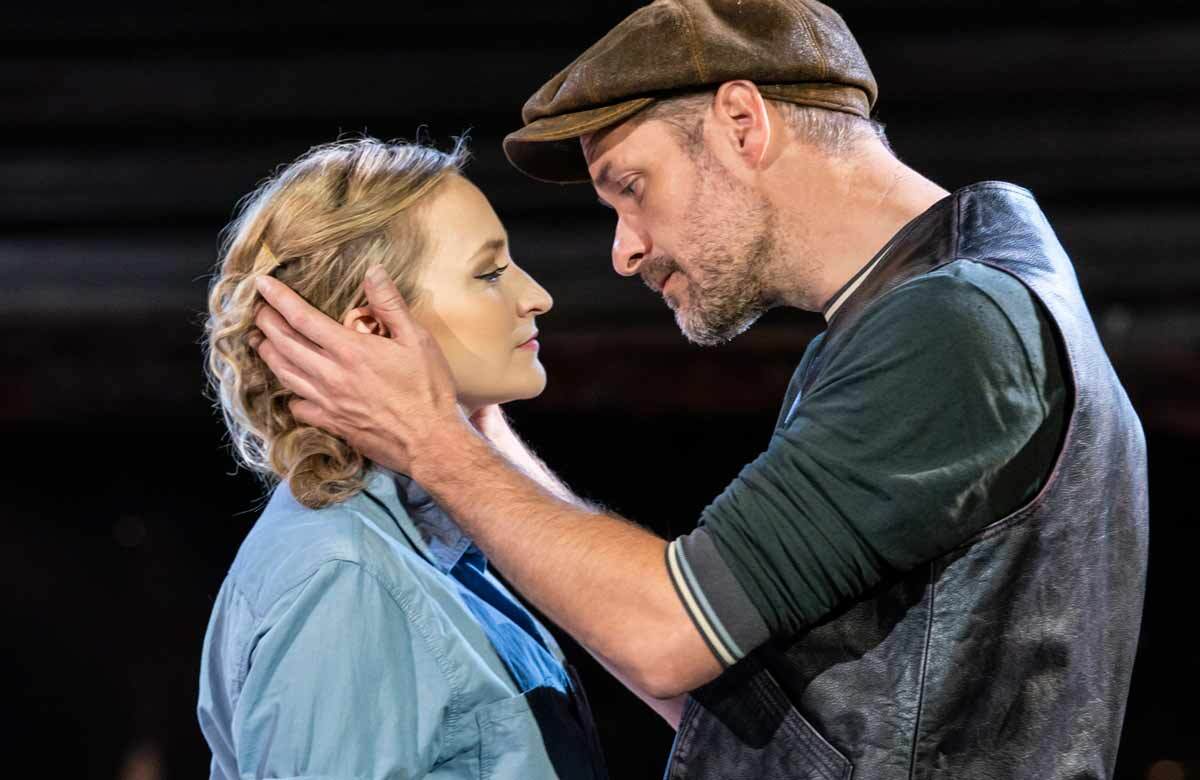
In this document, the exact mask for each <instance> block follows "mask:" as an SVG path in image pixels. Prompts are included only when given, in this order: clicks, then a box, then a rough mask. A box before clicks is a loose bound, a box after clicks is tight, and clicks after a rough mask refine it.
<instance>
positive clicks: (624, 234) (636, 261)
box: [612, 216, 650, 276]
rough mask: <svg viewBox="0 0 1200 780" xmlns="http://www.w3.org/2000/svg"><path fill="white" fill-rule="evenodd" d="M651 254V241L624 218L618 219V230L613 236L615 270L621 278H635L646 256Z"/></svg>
mask: <svg viewBox="0 0 1200 780" xmlns="http://www.w3.org/2000/svg"><path fill="white" fill-rule="evenodd" d="M649 252H650V241H649V238H648V237H647V236H645V235H644V234H643V233H641V232H640V231H637V230H635V229H634V228H633V227H632V226H631V225H630V224H629V223H628V222H627V221H626V220H625V219H624V218H623V217H620V216H618V217H617V228H616V231H615V232H614V234H613V245H612V264H613V270H614V271H616V272H617V273H619V274H620V275H621V276H633V275H635V274H637V272H638V268H639V267H640V266H641V264H642V261H643V260H645V259H646V255H647V254H648V253H649Z"/></svg>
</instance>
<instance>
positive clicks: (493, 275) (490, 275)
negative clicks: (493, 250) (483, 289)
mask: <svg viewBox="0 0 1200 780" xmlns="http://www.w3.org/2000/svg"><path fill="white" fill-rule="evenodd" d="M507 269H508V266H506V265H502V266H500V267H499V268H497V269H496V270H495V271H488V272H487V273H486V274H480V275H479V276H476V277H475V278H476V279H482V280H483V281H485V282H496V281H499V280H500V275H501V274H503V273H504V272H505V271H506V270H507Z"/></svg>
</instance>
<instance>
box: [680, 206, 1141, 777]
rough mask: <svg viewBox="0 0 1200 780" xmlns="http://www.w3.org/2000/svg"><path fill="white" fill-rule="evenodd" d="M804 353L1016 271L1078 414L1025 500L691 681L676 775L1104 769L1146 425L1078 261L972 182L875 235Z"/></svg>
mask: <svg viewBox="0 0 1200 780" xmlns="http://www.w3.org/2000/svg"><path fill="white" fill-rule="evenodd" d="M881 255H882V257H881V258H880V262H879V264H878V265H877V267H876V268H875V270H874V271H873V272H872V273H871V274H869V275H868V276H867V277H866V278H865V279H864V281H863V283H862V285H861V286H860V287H859V288H858V290H856V291H855V292H854V294H853V295H852V296H851V297H850V298H849V299H847V300H846V302H845V303H844V304H843V307H842V308H841V309H840V310H839V312H838V314H837V315H836V316H835V317H834V318H833V321H832V322H831V323H830V327H829V329H828V330H827V331H826V334H825V340H824V343H823V345H822V350H821V353H819V354H818V355H817V356H816V357H815V358H814V359H813V360H812V361H811V363H810V367H809V369H808V372H807V374H806V376H805V377H803V378H802V379H801V393H803V392H804V388H806V387H807V386H810V385H811V383H812V382H813V381H814V380H815V379H816V378H817V377H818V376H820V373H821V371H822V367H823V365H824V364H825V361H824V360H823V357H827V356H828V355H830V354H833V353H834V352H836V350H837V349H838V348H839V340H840V338H841V336H842V335H843V334H844V333H845V332H846V330H847V329H848V327H849V326H850V325H851V324H853V322H854V321H856V320H857V319H858V318H859V317H860V316H861V314H862V312H863V310H864V309H866V308H867V307H868V306H870V305H871V303H872V302H873V301H874V300H876V299H878V298H879V296H881V295H883V294H885V293H887V292H888V291H889V290H891V289H892V288H894V287H895V286H896V285H898V284H900V283H901V282H904V281H905V280H908V279H911V278H913V277H914V276H917V275H919V274H923V273H926V272H928V271H931V270H933V269H935V268H937V267H939V266H941V265H944V264H946V263H949V262H952V261H956V260H967V261H971V262H977V263H984V264H987V265H989V266H992V267H994V268H997V269H1000V270H1002V271H1004V272H1007V273H1009V274H1011V275H1013V276H1015V277H1016V278H1017V279H1019V280H1020V281H1021V282H1023V283H1024V284H1025V285H1026V287H1028V289H1029V290H1030V291H1031V292H1032V293H1033V295H1034V297H1035V299H1036V300H1037V301H1039V302H1040V304H1041V305H1042V307H1043V308H1044V310H1045V312H1046V313H1047V314H1048V315H1049V319H1050V321H1051V322H1052V323H1053V326H1054V328H1055V330H1056V331H1057V333H1056V336H1057V341H1058V350H1059V355H1060V359H1061V363H1062V369H1063V376H1064V379H1065V381H1066V383H1067V399H1068V407H1067V425H1066V432H1065V434H1064V438H1063V442H1062V444H1061V447H1060V450H1059V453H1058V456H1057V460H1056V462H1055V465H1054V467H1053V469H1052V471H1051V473H1050V474H1049V476H1048V477H1047V479H1046V482H1045V484H1044V486H1043V488H1042V489H1041V491H1040V492H1039V494H1038V495H1037V496H1036V497H1035V498H1033V499H1032V500H1031V501H1030V502H1029V503H1028V504H1027V505H1025V506H1023V507H1021V508H1020V509H1018V510H1017V511H1015V512H1013V513H1012V514H1010V515H1009V516H1007V517H1004V518H1002V519H1000V520H999V521H997V522H995V523H993V524H992V525H990V526H988V527H987V528H985V529H984V530H983V531H981V532H979V533H978V534H976V535H975V536H974V537H972V538H970V539H967V540H966V541H964V542H963V543H962V544H961V545H960V546H959V547H958V548H957V549H955V550H953V551H952V552H950V553H949V554H947V555H944V556H943V557H941V558H938V559H937V560H933V561H929V562H928V563H926V564H924V565H922V566H920V567H918V568H917V569H915V570H913V571H910V572H908V573H907V574H905V575H904V576H902V577H900V578H898V579H896V580H893V581H890V582H888V583H886V584H884V585H882V586H880V587H879V588H877V589H876V590H875V591H874V592H872V593H870V594H868V595H867V596H865V597H863V598H862V599H861V600H859V601H857V602H855V603H852V604H849V605H847V606H845V607H843V608H842V609H841V610H840V611H839V612H838V613H836V614H834V615H832V616H830V617H828V618H827V619H826V620H825V621H824V622H822V623H821V624H819V625H817V626H815V627H813V628H812V629H810V630H808V631H807V632H805V633H803V634H802V635H799V636H798V637H790V638H787V639H775V640H772V641H771V642H769V643H768V644H767V645H764V646H763V647H760V648H759V649H757V650H756V651H754V652H752V653H751V654H750V655H748V656H747V657H746V658H744V659H743V660H742V661H740V662H739V663H737V664H735V665H734V666H733V667H731V668H730V669H728V670H726V672H725V673H724V674H722V675H721V676H720V677H719V678H717V679H716V680H714V681H713V682H711V683H709V684H708V685H706V686H704V687H703V688H700V689H698V690H696V691H694V692H693V694H692V696H691V697H690V698H689V700H688V703H687V705H686V707H685V710H684V714H683V719H682V722H681V724H680V727H679V730H678V733H677V734H676V738H675V744H674V747H673V749H672V754H671V760H670V763H669V764H668V766H667V770H666V774H665V777H666V778H668V779H669V780H684V779H685V778H686V779H687V780H698V779H699V778H712V779H713V780H716V779H717V778H720V780H741V779H745V780H751V779H752V780H766V779H767V778H795V779H796V780H803V779H807V778H825V779H826V780H834V779H838V780H843V779H845V778H851V777H853V778H861V779H862V780H892V779H893V778H906V779H907V778H913V779H917V778H920V779H921V780H924V779H925V778H946V779H947V780H948V779H950V778H953V779H954V780H974V779H975V778H980V779H982V778H988V779H999V778H1038V779H1039V780H1046V779H1048V778H1072V779H1080V780H1082V779H1083V778H1107V777H1111V776H1112V771H1113V765H1114V763H1115V762H1116V752H1117V744H1118V742H1119V737H1120V732H1121V723H1122V719H1123V717H1124V710H1125V700H1126V696H1127V693H1128V688H1129V678H1130V672H1131V669H1132V667H1133V660H1134V653H1135V650H1136V647H1137V639H1138V631H1139V626H1140V621H1141V612H1142V596H1143V592H1144V586H1145V575H1146V551H1147V541H1148V507H1147V493H1146V452H1145V440H1144V437H1143V434H1142V429H1141V425H1140V423H1139V421H1138V418H1137V415H1136V414H1135V413H1134V411H1133V408H1132V407H1131V406H1130V403H1129V399H1128V398H1127V397H1126V394H1125V392H1124V390H1123V389H1122V387H1121V384H1120V382H1119V381H1118V379H1117V376H1116V374H1115V373H1114V371H1113V368H1112V365H1111V363H1110V362H1109V360H1108V357H1107V355H1106V354H1105V352H1104V349H1103V347H1102V345H1101V343H1100V339H1099V336H1098V335H1097V333H1096V329H1095V326H1094V324H1093V322H1092V318H1091V316H1090V315H1089V313H1088V310H1087V307H1086V305H1085V304H1084V300H1083V296H1082V294H1081V292H1080V289H1079V284H1078V282H1077V280H1076V277H1075V273H1074V270H1073V268H1072V266H1071V262H1070V260H1069V259H1068V257H1067V255H1066V253H1065V251H1064V250H1063V248H1062V246H1061V245H1060V244H1059V242H1058V240H1057V238H1056V237H1055V235H1054V232H1053V230H1052V229H1051V227H1050V225H1049V223H1048V222H1047V220H1046V217H1045V215H1044V214H1043V213H1042V211H1041V210H1040V208H1039V207H1038V206H1037V203H1036V202H1035V200H1034V198H1033V196H1032V194H1030V193H1029V192H1028V191H1027V190H1024V189H1021V188H1019V187H1015V186H1013V185H1011V184H1005V183H1001V182H984V183H981V184H976V185H973V186H970V187H967V188H964V189H962V190H959V191H958V192H955V193H954V194H953V195H951V196H949V197H947V198H945V199H943V200H942V201H940V202H938V203H937V204H935V205H934V206H933V207H932V208H930V209H929V210H928V211H926V212H925V213H924V214H922V215H921V216H919V217H917V218H916V219H914V220H913V221H912V222H910V223H909V224H908V225H907V226H906V227H905V228H904V229H903V230H902V231H901V232H900V233H898V234H897V235H896V236H895V237H894V238H893V239H892V240H891V241H890V242H889V244H888V245H887V246H886V247H885V248H884V249H883V250H881Z"/></svg>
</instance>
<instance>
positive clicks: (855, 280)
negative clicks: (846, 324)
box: [821, 243, 892, 322]
mask: <svg viewBox="0 0 1200 780" xmlns="http://www.w3.org/2000/svg"><path fill="white" fill-rule="evenodd" d="M891 248H892V245H891V244H890V243H889V244H888V245H887V247H886V248H884V250H883V251H882V252H880V253H879V254H877V255H875V258H874V259H873V260H871V262H869V263H867V264H866V265H864V266H863V267H862V268H860V269H858V273H856V274H854V276H851V277H850V279H849V281H847V282H846V283H845V284H844V285H842V289H840V290H838V291H837V292H836V293H834V295H833V297H832V298H830V299H829V303H827V304H825V308H824V309H823V310H822V311H821V313H822V314H823V315H825V321H826V322H829V321H830V320H831V319H833V315H834V314H836V313H837V310H838V309H840V308H841V307H842V304H843V303H845V302H846V301H847V300H849V298H850V296H851V295H853V294H854V291H855V290H857V289H858V288H859V287H860V286H861V285H862V283H863V282H864V281H866V279H867V275H868V274H870V273H871V271H874V270H875V266H877V265H879V261H880V260H883V258H884V257H885V256H886V255H887V253H888V250H889V249H891Z"/></svg>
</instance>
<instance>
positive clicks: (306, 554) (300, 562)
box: [227, 482, 419, 614]
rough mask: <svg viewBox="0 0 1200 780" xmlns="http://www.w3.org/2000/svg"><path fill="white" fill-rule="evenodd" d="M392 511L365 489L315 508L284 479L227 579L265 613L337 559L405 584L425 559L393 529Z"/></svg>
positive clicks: (385, 581)
mask: <svg viewBox="0 0 1200 780" xmlns="http://www.w3.org/2000/svg"><path fill="white" fill-rule="evenodd" d="M391 511H396V508H386V509H385V508H384V507H383V506H381V505H380V504H378V503H377V502H376V501H375V500H373V499H372V498H371V497H370V496H369V495H368V494H367V493H366V492H365V491H364V492H360V493H357V494H355V495H354V496H351V497H350V498H348V499H346V500H344V501H341V502H338V503H336V504H331V505H329V506H326V507H321V508H320V509H312V508H310V507H306V506H304V505H303V504H301V503H300V502H298V501H297V500H296V499H295V497H294V496H293V495H292V492H291V490H290V489H289V487H288V485H287V483H286V482H283V483H280V484H279V485H278V486H277V487H276V488H275V490H274V492H273V494H272V495H271V498H270V500H269V501H268V502H267V504H266V506H265V507H264V508H263V511H262V513H261V514H260V515H259V517H258V520H257V521H255V523H254V526H253V528H251V529H250V532H249V533H248V534H247V535H246V538H245V540H244V541H243V542H242V545H241V547H240V548H239V549H238V553H237V556H236V557H235V558H234V561H233V564H232V566H231V567H230V569H229V574H228V576H227V582H228V584H229V585H231V586H232V587H233V588H236V590H238V591H239V592H240V593H241V594H242V595H243V597H244V598H246V599H247V600H248V601H249V602H250V606H251V609H252V610H254V611H256V612H260V614H261V612H262V611H265V610H266V609H267V608H268V607H269V606H270V605H272V604H274V603H275V602H276V601H278V600H279V599H280V598H281V597H282V596H283V595H284V594H286V593H287V592H289V591H291V590H294V589H295V588H296V587H297V586H299V585H301V584H303V583H304V582H306V581H307V580H309V579H310V578H312V577H313V575H314V574H316V573H317V572H318V571H320V570H321V569H322V568H329V566H330V565H331V564H351V566H352V567H353V568H359V569H362V570H364V571H366V572H367V573H369V574H371V575H372V576H374V577H375V578H377V579H379V580H380V583H381V584H382V585H383V586H384V587H387V588H389V589H396V588H403V587H404V586H405V583H407V582H410V581H411V579H412V577H411V568H412V566H413V565H414V564H417V563H419V559H417V558H416V557H415V556H414V554H413V551H412V549H411V548H410V547H409V546H408V545H406V544H405V543H404V542H403V539H402V538H398V535H396V534H393V533H391V532H390V531H391V527H394V526H395V520H394V519H393V518H392V517H391V516H390V515H389V512H391ZM400 511H403V509H400ZM341 568H343V569H345V568H347V567H341Z"/></svg>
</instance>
